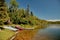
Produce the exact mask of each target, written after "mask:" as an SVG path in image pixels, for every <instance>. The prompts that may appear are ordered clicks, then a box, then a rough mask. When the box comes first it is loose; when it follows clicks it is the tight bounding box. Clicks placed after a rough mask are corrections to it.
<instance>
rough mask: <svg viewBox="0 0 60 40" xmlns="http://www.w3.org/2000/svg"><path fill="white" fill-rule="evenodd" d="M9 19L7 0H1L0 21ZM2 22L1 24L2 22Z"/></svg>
mask: <svg viewBox="0 0 60 40" xmlns="http://www.w3.org/2000/svg"><path fill="white" fill-rule="evenodd" d="M8 19H9V15H8V13H7V6H6V3H5V0H0V22H1V23H2V24H4V22H6V21H7V20H8ZM1 23H0V24H1Z"/></svg>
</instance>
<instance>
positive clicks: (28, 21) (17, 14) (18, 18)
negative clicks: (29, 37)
mask: <svg viewBox="0 0 60 40" xmlns="http://www.w3.org/2000/svg"><path fill="white" fill-rule="evenodd" d="M8 3H9V5H8ZM8 3H7V2H6V0H0V25H12V24H15V25H17V24H18V25H30V26H43V25H46V24H47V23H48V22H47V21H46V20H42V19H39V18H38V17H36V16H35V15H34V13H33V11H30V5H29V4H27V7H26V9H24V8H19V4H18V2H17V1H16V0H10V1H9V2H8Z"/></svg>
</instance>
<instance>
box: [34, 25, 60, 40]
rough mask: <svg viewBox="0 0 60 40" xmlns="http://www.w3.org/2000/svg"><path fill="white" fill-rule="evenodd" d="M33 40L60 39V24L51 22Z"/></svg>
mask: <svg viewBox="0 0 60 40" xmlns="http://www.w3.org/2000/svg"><path fill="white" fill-rule="evenodd" d="M33 40H60V24H50V25H48V27H47V28H45V29H40V30H39V31H38V33H37V34H36V35H35V37H34V38H33Z"/></svg>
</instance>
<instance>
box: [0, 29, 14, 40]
mask: <svg viewBox="0 0 60 40" xmlns="http://www.w3.org/2000/svg"><path fill="white" fill-rule="evenodd" d="M14 33H15V32H13V31H11V30H8V29H4V30H2V31H0V40H8V39H9V38H10V37H12V36H13V35H14Z"/></svg>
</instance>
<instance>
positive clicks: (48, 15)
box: [7, 0, 60, 20]
mask: <svg viewBox="0 0 60 40" xmlns="http://www.w3.org/2000/svg"><path fill="white" fill-rule="evenodd" d="M7 2H8V0H7ZM17 2H18V3H19V7H20V8H25V9H26V7H27V4H29V5H30V11H33V12H34V15H36V16H37V17H38V18H40V19H45V20H48V19H60V0H17Z"/></svg>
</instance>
